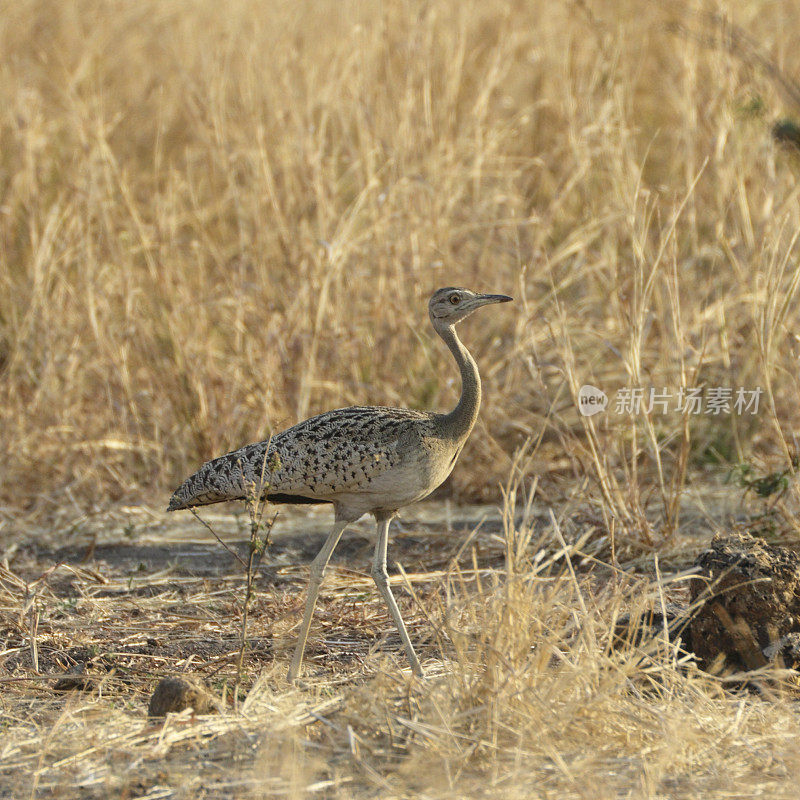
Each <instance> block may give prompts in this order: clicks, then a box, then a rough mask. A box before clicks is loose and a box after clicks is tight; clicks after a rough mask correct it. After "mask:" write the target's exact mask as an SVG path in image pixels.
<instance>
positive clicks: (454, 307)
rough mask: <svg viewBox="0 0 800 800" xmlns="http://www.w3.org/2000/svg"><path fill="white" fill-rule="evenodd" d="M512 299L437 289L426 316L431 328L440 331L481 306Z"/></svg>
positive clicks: (494, 295) (465, 290)
mask: <svg viewBox="0 0 800 800" xmlns="http://www.w3.org/2000/svg"><path fill="white" fill-rule="evenodd" d="M513 299H514V298H513V297H509V296H508V295H505V294H478V293H477V292H471V291H470V290H469V289H458V288H454V287H452V286H449V287H447V288H446V289H437V290H436V291H435V292H434V293H433V295H432V296H431V299H430V300H429V301H428V314H430V318H431V322H432V323H433V327H434V328H436V329H437V330H441V329H442V328H447V327H450V326H451V325H455V324H456V323H457V322H461V320H462V319H464V318H465V317H468V316H469V315H470V314H471V313H472V312H473V311H475V309H477V308H480V307H481V306H488V305H489V304H490V303H508V302H510V301H511V300H513Z"/></svg>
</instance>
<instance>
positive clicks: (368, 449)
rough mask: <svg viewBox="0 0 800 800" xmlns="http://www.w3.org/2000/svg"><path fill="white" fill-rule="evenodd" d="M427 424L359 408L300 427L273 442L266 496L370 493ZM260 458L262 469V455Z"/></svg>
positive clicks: (396, 412)
mask: <svg viewBox="0 0 800 800" xmlns="http://www.w3.org/2000/svg"><path fill="white" fill-rule="evenodd" d="M426 419H427V417H426V416H425V415H423V414H418V413H416V412H410V411H406V410H405V409H385V408H375V407H364V408H361V407H355V408H346V409H339V410H338V411H331V412H328V413H327V414H321V415H320V416H318V417H313V418H312V419H310V420H306V421H305V422H301V423H300V424H299V425H295V426H294V427H293V428H290V429H289V430H287V431H284V432H283V433H281V434H279V435H278V436H276V437H275V439H273V442H272V443H271V446H270V448H269V453H270V456H269V458H268V463H267V467H268V469H269V470H270V473H269V474H270V478H269V483H270V486H269V489H268V490H267V493H268V494H271V493H273V492H274V493H286V494H298V495H302V496H311V497H329V496H332V495H336V494H340V493H346V492H369V491H370V488H371V486H372V484H373V483H374V481H375V480H376V479H377V478H379V477H380V476H381V475H383V474H384V473H386V472H388V471H390V470H392V469H393V468H395V467H397V466H398V465H399V464H400V463H401V461H402V460H403V459H404V457H406V455H407V453H408V452H409V451H411V450H413V449H414V448H413V446H412V442H414V440H415V439H417V438H418V436H419V432H418V428H419V425H420V424H421V423H424V422H425V421H426ZM256 459H257V461H259V460H260V462H261V463H262V464H263V454H262V455H260V459H259V454H257V455H256ZM270 459H271V463H270Z"/></svg>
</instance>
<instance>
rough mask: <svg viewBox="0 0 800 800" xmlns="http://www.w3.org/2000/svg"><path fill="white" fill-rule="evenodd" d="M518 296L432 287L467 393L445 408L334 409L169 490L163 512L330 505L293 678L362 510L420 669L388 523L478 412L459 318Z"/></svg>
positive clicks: (394, 611)
mask: <svg viewBox="0 0 800 800" xmlns="http://www.w3.org/2000/svg"><path fill="white" fill-rule="evenodd" d="M512 299H513V298H511V297H509V296H508V295H504V294H481V293H478V292H473V291H470V290H469V289H464V288H459V287H446V288H443V289H438V290H437V291H435V292H434V293H433V295H432V296H431V298H430V300H429V301H428V316H429V318H430V321H431V323H432V325H433V329H434V330H435V331H436V333H437V334H438V335H439V336H440V337H441V338H442V340H443V341H444V343H445V344H446V345H447V347H448V348H449V349H450V352H451V353H452V354H453V358H454V359H455V361H456V364H457V366H458V369H459V371H460V373H461V396H460V397H459V399H458V402H457V404H456V406H455V408H453V410H452V411H450V412H449V413H446V414H442V413H434V412H428V411H415V410H412V409H407V408H387V407H383V406H352V407H348V408H339V409H336V410H335V411H328V412H326V413H324V414H319V415H318V416H315V417H311V418H310V419H307V420H305V421H304V422H300V423H298V424H297V425H294V426H293V427H291V428H288V429H287V430H285V431H282V432H281V433H277V434H275V435H273V436H271V437H270V438H269V439H266V440H265V441H262V442H258V443H256V444H250V445H247V446H245V447H242V448H240V449H238V450H234V451H233V452H230V453H227V454H226V455H223V456H220V457H219V458H215V459H213V460H212V461H209V462H207V463H206V464H204V465H203V466H202V467H200V469H199V470H198V471H197V472H195V473H194V474H193V475H191V476H190V477H188V478H187V479H186V480H185V481H184V482H183V483H182V484H181V485H180V486H179V487H178V488H177V489H176V490H175V492H174V494H173V495H172V498H171V500H170V502H169V507H168V508H167V511H178V510H180V509H193V508H194V507H196V506H204V505H209V504H212V503H220V502H224V501H226V500H242V499H246V498H247V497H248V496H249V497H253V496H258V497H261V498H265V499H266V500H267V501H269V502H272V503H330V504H332V505H333V509H334V523H333V527H332V529H331V531H330V533H329V534H328V537H327V539H326V541H325V544H324V545H323V547H322V549H321V550H320V551H319V554H318V555H317V556H316V558H315V559H314V560H313V562H312V563H311V567H310V571H309V580H308V589H307V595H306V603H305V611H304V614H303V621H302V623H301V626H300V632H299V635H298V639H297V644H296V646H295V649H294V654H293V656H292V661H291V664H290V666H289V674H288V678H289V681H291V682H295V681H296V680H297V678H298V676H299V675H300V670H301V665H302V661H303V653H304V651H305V647H306V641H307V639H308V632H309V628H310V627H311V621H312V618H313V615H314V607H315V605H316V602H317V597H318V595H319V589H320V585H321V584H322V580H323V577H324V575H325V571H326V568H327V566H328V561H329V560H330V557H331V555H332V554H333V551H334V549H335V548H336V545H337V544H338V542H339V539H340V538H341V535H342V533H343V532H344V530H345V528H347V526H348V525H350V524H351V523H353V522H355V521H356V520H358V519H360V518H361V517H362V516H364V515H365V514H372V515H373V517H374V518H375V523H376V526H377V533H378V537H377V544H376V546H375V553H374V557H373V559H372V569H371V575H372V578H373V580H374V581H375V584H376V586H377V588H378V591H379V592H380V594H381V596H382V597H383V600H384V601H385V603H386V605H387V607H388V610H389V613H390V615H391V617H392V620H393V622H394V624H395V626H396V627H397V630H398V633H399V634H400V639H401V641H402V644H403V649H404V651H405V654H406V657H407V658H408V661H409V663H410V665H411V668H412V670H413V672H414V673H415V674H417V675H420V676H421V675H422V674H423V672H422V667H421V666H420V662H419V659H418V658H417V654H416V653H415V652H414V647H413V645H412V644H411V639H410V638H409V636H408V632H407V631H406V627H405V624H404V623H403V619H402V617H401V616H400V610H399V609H398V607H397V602H396V601H395V598H394V596H393V594H392V591H391V588H390V587H389V577H388V572H387V568H386V551H387V546H388V537H389V525H390V523H391V521H392V519H393V518H394V517H395V516H396V515H397V513H398V511H399V509H400V508H402V507H404V506H407V505H410V504H411V503H415V502H416V501H418V500H421V499H423V498H424V497H427V495H429V494H430V493H431V492H432V491H433V490H434V489H436V488H437V487H438V486H440V485H441V484H442V483H443V482H444V480H445V479H446V478H447V477H448V475H450V473H451V471H452V470H453V467H454V465H455V463H456V460H457V459H458V457H459V455H460V453H461V450H462V448H463V447H464V444H465V442H466V441H467V438H468V437H469V435H470V433H471V432H472V429H473V427H474V426H475V422H476V420H477V418H478V410H479V408H480V403H481V379H480V374H479V373H478V366H477V364H476V363H475V360H474V359H473V358H472V356H471V355H470V353H469V351H468V350H467V348H466V347H465V346H464V345H463V344H462V343H461V340H460V339H459V338H458V336H457V335H456V330H455V326H456V325H457V324H458V323H459V322H461V321H462V320H464V319H465V318H466V317H468V316H469V315H470V314H472V313H473V312H474V311H476V310H477V309H479V308H481V307H482V306H486V305H490V304H493V303H507V302H510V301H511V300H512ZM254 491H255V495H254Z"/></svg>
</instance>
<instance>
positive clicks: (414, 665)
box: [372, 516, 422, 675]
mask: <svg viewBox="0 0 800 800" xmlns="http://www.w3.org/2000/svg"><path fill="white" fill-rule="evenodd" d="M391 520H392V518H391V516H387V517H383V516H377V517H376V521H377V523H378V543H377V545H376V546H375V557H374V558H373V559H372V579H373V580H374V581H375V585H376V586H377V587H378V591H379V592H380V593H381V595H382V596H383V599H384V600H385V601H386V605H387V606H389V613H390V614H391V615H392V619H393V620H394V624H395V625H396V626H397V630H398V632H399V633H400V639H401V640H402V642H403V648H404V649H405V651H406V656H407V657H408V660H409V661H410V662H411V669H413V670H414V672H415V673H416V674H417V675H422V667H421V666H420V665H419V659H418V658H417V654H416V653H415V652H414V647H413V646H412V644H411V639H409V638H408V632H407V631H406V626H405V624H404V623H403V618H402V617H401V616H400V609H399V608H398V607H397V602H396V601H395V599H394V595H393V594H392V590H391V588H389V575H388V573H387V572H386V547H387V544H388V541H389V523H390V522H391Z"/></svg>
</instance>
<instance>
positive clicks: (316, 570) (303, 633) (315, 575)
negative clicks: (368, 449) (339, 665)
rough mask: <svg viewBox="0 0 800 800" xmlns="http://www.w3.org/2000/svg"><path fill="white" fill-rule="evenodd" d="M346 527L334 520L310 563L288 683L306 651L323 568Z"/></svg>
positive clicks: (293, 678) (344, 523)
mask: <svg viewBox="0 0 800 800" xmlns="http://www.w3.org/2000/svg"><path fill="white" fill-rule="evenodd" d="M347 525H348V523H347V522H342V521H340V520H336V522H335V523H334V525H333V530H332V531H331V532H330V534H328V538H327V540H326V541H325V544H324V545H323V546H322V550H320V551H319V553H318V554H317V557H316V558H315V559H314V560H313V561H312V562H311V573H310V575H309V578H308V594H307V595H306V610H305V613H304V614H303V624H302V625H301V626H300V637H299V639H298V640H297V645H296V646H295V648H294V655H293V656H292V663H291V666H290V667H289V680H290V681H294V680H295V679H296V678H297V676H298V675H299V674H300V664H301V663H302V661H303V651H304V650H305V649H306V639H308V629H309V628H310V627H311V619H312V617H313V616H314V606H315V605H316V604H317V596H318V595H319V587H320V584H321V583H322V579H323V577H324V576H325V568H326V567H327V566H328V561H330V558H331V555H332V554H333V551H334V549H335V548H336V545H337V544H338V543H339V538H340V537H341V535H342V531H344V529H345V528H346V527H347Z"/></svg>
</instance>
